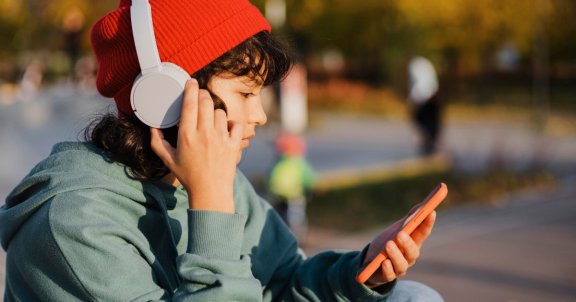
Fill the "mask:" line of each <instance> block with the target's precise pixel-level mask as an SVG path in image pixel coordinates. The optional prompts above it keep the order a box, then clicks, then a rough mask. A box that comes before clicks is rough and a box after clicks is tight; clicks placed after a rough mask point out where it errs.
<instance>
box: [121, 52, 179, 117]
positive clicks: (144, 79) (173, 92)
mask: <svg viewBox="0 0 576 302" xmlns="http://www.w3.org/2000/svg"><path fill="white" fill-rule="evenodd" d="M189 79H190V75H189V74H188V73H187V72H186V71H185V70H184V69H182V68H181V67H179V66H178V65H176V64H172V63H169V62H163V63H162V64H161V65H160V69H159V70H158V71H154V72H148V73H145V74H140V75H138V77H137V78H136V80H135V81H134V84H133V85H132V92H131V93H130V103H131V105H132V110H134V114H135V115H136V116H137V117H138V119H140V121H142V122H143V123H144V124H146V125H148V126H150V127H153V128H169V127H172V126H174V125H176V124H178V122H179V121H180V111H181V109H182V98H183V96H184V87H185V86H186V81H188V80H189Z"/></svg>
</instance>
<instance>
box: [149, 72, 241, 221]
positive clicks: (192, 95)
mask: <svg viewBox="0 0 576 302" xmlns="http://www.w3.org/2000/svg"><path fill="white" fill-rule="evenodd" d="M229 126H230V128H229ZM178 127H179V128H178V144H177V148H173V147H172V146H171V145H170V144H169V143H168V142H167V141H166V140H165V139H164V136H163V133H162V131H161V130H160V129H155V128H151V146H152V150H154V152H155V153H156V154H157V155H158V156H159V157H160V158H161V159H162V161H163V162H164V164H165V165H166V166H167V167H168V168H169V169H170V171H172V173H173V174H174V175H175V176H176V178H178V180H179V181H180V183H181V184H182V185H183V186H184V188H185V189H186V191H187V192H188V196H189V203H190V208H191V209H198V210H209V211H219V212H226V213H234V197H233V194H234V192H233V186H234V175H235V174H236V164H237V159H238V154H239V153H240V152H241V140H242V133H243V129H242V125H241V124H232V125H228V119H227V117H226V113H225V112H224V110H214V103H213V101H212V99H211V97H210V94H209V92H208V91H207V90H203V89H202V90H201V89H199V87H198V82H197V81H196V80H195V79H192V80H189V81H188V82H187V83H186V88H185V91H184V99H183V102H182V113H181V117H180V123H179V125H178Z"/></svg>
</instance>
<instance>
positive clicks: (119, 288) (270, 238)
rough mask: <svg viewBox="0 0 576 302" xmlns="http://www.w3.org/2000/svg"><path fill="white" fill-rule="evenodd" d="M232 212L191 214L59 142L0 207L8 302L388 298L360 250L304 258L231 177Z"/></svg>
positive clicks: (167, 191)
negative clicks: (368, 277) (373, 285)
mask: <svg viewBox="0 0 576 302" xmlns="http://www.w3.org/2000/svg"><path fill="white" fill-rule="evenodd" d="M234 201H235V205H236V211H237V212H236V213H235V214H224V213H217V212H208V211H195V210H190V209H188V197H187V195H186V191H185V190H184V189H183V188H175V187H173V186H170V185H168V184H165V183H162V182H140V181H136V180H133V179H131V178H129V177H128V176H127V170H126V167H125V166H123V165H121V164H119V163H117V162H114V161H112V160H111V159H110V158H109V157H108V156H107V155H106V153H105V152H103V151H102V150H100V149H98V148H96V147H94V146H93V145H90V144H87V143H61V144H57V145H56V146H55V147H54V149H53V151H52V154H51V155H50V156H49V157H48V158H47V159H45V160H44V161H42V162H41V163H39V164H38V165H37V166H36V167H35V168H34V169H33V170H32V171H31V172H30V173H29V174H28V175H27V176H26V177H25V178H24V180H23V181H22V182H21V183H20V184H19V185H18V186H17V187H16V188H15V189H14V190H13V191H12V193H11V194H10V195H9V197H8V198H7V199H6V203H5V205H4V206H2V208H0V242H1V244H2V247H3V248H4V249H5V250H6V252H7V255H6V288H5V297H4V298H5V301H39V300H42V301H150V300H162V301H383V300H385V298H386V295H385V294H384V295H382V294H379V293H377V292H375V291H373V290H370V289H369V288H367V287H365V286H364V285H360V284H358V283H356V282H355V281H354V276H355V274H356V270H357V268H358V267H359V265H360V262H361V257H362V256H361V253H360V252H348V253H345V252H336V251H329V252H324V253H321V254H318V255H316V256H313V257H310V258H306V257H305V256H304V255H303V253H302V252H301V250H300V249H299V248H298V244H297V241H296V239H295V238H294V236H293V235H292V234H291V232H290V231H289V230H288V228H287V227H286V226H285V225H284V223H283V222H282V221H281V219H280V218H279V216H278V215H277V214H276V213H275V212H274V211H273V210H272V209H271V208H270V206H269V205H268V204H267V203H266V202H265V201H263V200H262V199H261V198H260V197H258V195H257V194H256V193H255V191H254V189H253V188H252V186H251V185H250V184H249V182H248V181H247V179H246V178H245V177H244V176H243V175H242V174H241V173H240V172H238V173H237V176H236V178H235V183H234Z"/></svg>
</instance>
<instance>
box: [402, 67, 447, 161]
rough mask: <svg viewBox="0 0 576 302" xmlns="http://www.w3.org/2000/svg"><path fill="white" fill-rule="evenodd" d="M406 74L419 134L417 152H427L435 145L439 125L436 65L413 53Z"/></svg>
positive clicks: (439, 110)
mask: <svg viewBox="0 0 576 302" xmlns="http://www.w3.org/2000/svg"><path fill="white" fill-rule="evenodd" d="M408 77H409V78H408V100H409V105H410V109H411V111H412V115H411V118H412V120H413V122H414V124H415V126H416V129H417V131H418V135H419V152H420V154H421V155H423V156H426V155H431V154H433V153H435V152H436V151H437V149H438V137H439V136H440V132H441V126H442V124H441V123H442V121H441V119H442V112H441V110H442V108H441V105H442V104H441V100H440V96H439V92H438V91H439V83H438V76H437V74H436V69H434V65H432V63H431V62H430V61H429V60H428V59H426V58H424V57H414V58H412V59H411V60H410V62H409V63H408Z"/></svg>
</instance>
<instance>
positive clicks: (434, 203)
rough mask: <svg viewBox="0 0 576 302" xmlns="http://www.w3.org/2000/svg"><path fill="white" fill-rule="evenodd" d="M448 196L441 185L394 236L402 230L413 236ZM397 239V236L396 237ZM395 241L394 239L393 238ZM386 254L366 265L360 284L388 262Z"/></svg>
mask: <svg viewBox="0 0 576 302" xmlns="http://www.w3.org/2000/svg"><path fill="white" fill-rule="evenodd" d="M446 195H448V187H447V186H446V184H444V183H440V184H439V185H438V186H436V188H434V190H432V192H430V194H428V196H426V198H425V199H424V200H423V201H422V202H421V203H420V205H418V206H416V207H414V208H413V209H412V210H411V211H410V212H409V213H408V215H406V218H405V219H404V222H403V223H402V226H401V229H399V230H398V231H396V232H394V234H398V232H400V231H401V230H403V231H404V232H406V233H407V234H408V235H410V234H412V232H414V230H416V228H417V227H418V226H419V225H420V224H421V223H422V222H423V221H424V219H426V217H428V215H430V213H432V212H433V211H434V209H436V207H438V205H440V203H441V202H442V201H443V200H444V198H446ZM394 237H396V235H394ZM391 240H393V238H391ZM386 258H387V256H386V252H385V251H384V250H383V251H381V252H380V253H379V254H378V255H376V257H374V259H372V261H370V263H368V264H367V265H365V266H364V267H363V268H362V270H361V271H360V272H359V273H358V275H356V281H358V283H364V282H366V281H367V280H368V279H369V278H370V276H372V274H374V273H375V272H376V271H377V270H378V268H380V266H381V265H382V262H383V261H384V260H386Z"/></svg>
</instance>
